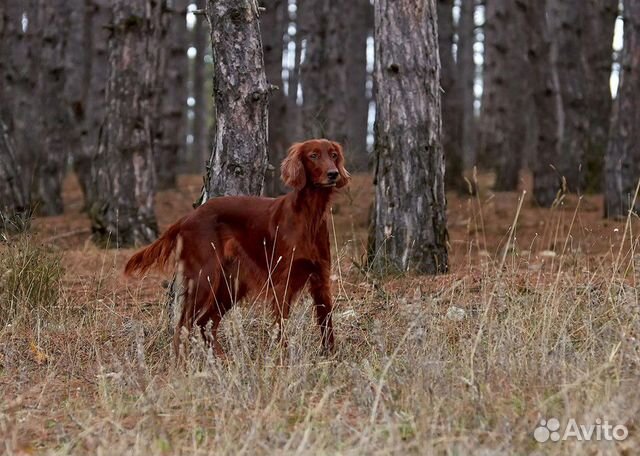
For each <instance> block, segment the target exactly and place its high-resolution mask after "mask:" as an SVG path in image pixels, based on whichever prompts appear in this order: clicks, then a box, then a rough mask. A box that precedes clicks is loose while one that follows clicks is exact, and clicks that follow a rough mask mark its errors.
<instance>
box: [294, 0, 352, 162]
mask: <svg viewBox="0 0 640 456" xmlns="http://www.w3.org/2000/svg"><path fill="white" fill-rule="evenodd" d="M300 14H301V32H302V34H303V39H306V48H305V57H304V61H303V62H302V66H301V79H302V93H303V105H302V123H303V124H302V126H303V134H304V135H305V137H316V138H322V137H324V138H330V139H332V140H334V141H338V142H340V143H342V144H343V145H344V146H345V149H346V151H347V152H346V153H347V156H349V150H350V148H349V145H348V140H349V135H348V132H347V109H348V108H347V102H346V99H347V70H346V62H347V55H346V54H347V50H348V49H347V47H346V46H345V43H346V41H347V36H348V34H349V24H348V23H347V22H346V16H347V14H346V13H345V11H344V5H343V4H342V3H340V2H338V1H336V0H305V1H304V3H303V4H302V9H301V13H300Z"/></svg>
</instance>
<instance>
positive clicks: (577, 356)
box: [0, 175, 640, 455]
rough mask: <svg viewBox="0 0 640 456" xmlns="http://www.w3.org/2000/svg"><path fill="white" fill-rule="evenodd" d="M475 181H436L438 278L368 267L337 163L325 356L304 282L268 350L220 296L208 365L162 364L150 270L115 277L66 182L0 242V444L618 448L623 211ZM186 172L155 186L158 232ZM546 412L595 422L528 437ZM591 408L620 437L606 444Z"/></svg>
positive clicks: (632, 227)
mask: <svg viewBox="0 0 640 456" xmlns="http://www.w3.org/2000/svg"><path fill="white" fill-rule="evenodd" d="M490 182H491V176H484V175H483V176H482V178H481V179H480V182H479V185H480V192H479V195H478V196H459V195H455V194H449V195H448V208H449V209H448V223H449V243H450V272H449V273H448V274H446V275H441V276H437V277H429V276H414V275H411V274H410V273H408V274H405V275H401V276H395V277H386V278H380V277H377V276H375V275H374V274H372V273H371V271H367V270H366V268H364V267H362V266H361V265H362V264H363V262H362V258H363V253H364V246H365V241H366V236H367V224H368V221H367V215H368V210H369V205H370V204H371V201H372V197H373V188H372V185H371V179H370V177H369V176H366V175H358V176H355V178H354V182H353V184H352V186H351V188H350V190H349V192H348V193H345V194H343V195H341V196H340V197H339V198H338V199H337V200H336V202H335V204H334V205H333V220H334V222H335V232H336V239H337V243H336V244H334V248H335V251H334V253H335V252H337V255H334V260H335V261H334V263H335V264H334V275H333V276H332V280H333V284H334V290H333V292H334V296H335V297H336V309H335V313H334V324H335V327H336V337H337V344H338V347H337V352H336V353H335V354H334V355H332V356H330V357H323V356H322V355H321V354H320V353H319V346H318V345H319V331H318V329H317V327H316V326H315V325H314V316H313V312H312V306H311V303H310V302H309V300H308V298H307V297H306V295H305V296H303V297H302V298H301V299H300V300H299V302H298V303H296V305H295V306H294V311H293V315H292V317H291V322H290V323H289V325H288V331H289V333H290V335H289V348H288V356H287V358H286V361H285V362H284V363H281V362H280V351H279V350H280V348H279V345H278V343H277V342H276V334H275V333H276V330H275V328H274V326H273V325H272V322H271V319H270V318H269V315H268V314H267V313H266V311H264V309H261V308H254V309H250V308H248V306H242V305H240V306H237V307H236V308H235V309H234V310H233V311H231V312H230V313H229V314H228V316H227V317H225V320H224V322H223V328H222V333H223V334H222V336H221V339H222V343H223V346H224V347H225V349H226V351H227V353H228V355H229V360H228V361H227V362H222V361H220V360H219V359H216V358H214V357H212V356H211V354H210V353H207V350H206V349H205V348H203V347H202V346H201V345H200V346H198V345H197V344H196V346H195V348H193V349H192V350H191V352H190V357H189V360H188V362H187V363H186V366H179V367H177V366H176V365H175V363H174V360H173V356H172V350H171V345H170V343H171V335H170V333H169V330H168V317H167V313H166V309H165V308H164V305H163V296H164V289H163V288H162V286H161V284H162V282H163V280H166V279H167V277H166V276H162V275H160V274H151V275H149V276H148V277H146V278H145V279H143V280H125V278H124V277H123V275H122V269H123V265H124V263H125V262H126V260H127V258H128V257H129V256H130V255H131V254H132V253H133V251H134V250H132V249H119V250H118V249H112V250H101V249H98V248H97V247H95V246H94V245H93V244H92V243H91V241H90V232H89V223H88V220H87V218H86V216H85V215H84V214H83V213H82V211H81V209H82V195H81V193H80V190H79V187H78V185H77V182H76V181H75V180H74V179H73V177H70V178H69V179H67V181H66V183H65V189H64V198H65V207H66V211H65V214H64V215H63V216H59V217H48V218H37V219H35V221H34V224H33V229H32V234H31V235H30V236H21V237H17V238H13V239H11V240H10V242H8V243H4V244H3V245H0V323H2V325H0V454H19V455H24V454H103V455H125V454H131V455H133V454H140V455H149V454H166V455H169V454H248V455H254V454H273V453H276V454H336V453H339V454H354V455H355V454H391V453H393V454H405V453H408V454H420V455H424V454H450V455H465V454H482V455H497V454H505V455H506V454H629V455H632V454H638V453H637V451H638V448H639V447H640V425H639V424H640V423H638V418H639V417H640V394H638V382H639V378H640V341H639V338H640V307H639V296H638V295H639V293H640V291H639V288H638V285H639V282H640V250H639V248H638V243H639V242H640V237H639V233H640V221H639V220H637V219H633V220H631V219H630V220H627V221H624V220H623V221H620V222H612V221H606V220H603V219H602V198H601V197H600V196H586V197H584V198H581V199H579V198H577V197H575V196H568V197H566V198H565V199H563V200H562V201H560V202H559V203H558V204H557V206H556V207H554V208H552V209H541V208H538V207H536V206H535V204H534V203H533V202H532V200H531V197H530V192H527V193H526V194H524V196H523V194H522V193H493V192H491V191H490V190H489V188H490ZM200 183H201V177H199V176H181V177H180V179H179V185H178V189H177V190H173V191H165V192H161V193H159V195H158V197H157V214H158V220H159V223H160V226H161V228H166V227H167V226H168V225H169V224H170V223H172V222H174V221H175V220H177V219H178V218H179V217H180V216H182V215H183V214H185V213H187V212H189V211H190V210H191V204H192V202H193V201H194V200H195V198H196V196H197V195H198V193H199V189H200ZM524 185H525V187H526V186H529V185H530V180H529V179H525V184H524ZM521 197H523V198H524V200H523V202H522V209H521V210H520V211H519V212H518V206H519V200H520V198H521ZM514 221H515V224H514ZM512 226H515V229H514V230H510V227H512ZM338 266H339V267H338ZM551 418H557V419H558V420H559V422H560V424H561V427H560V430H559V431H558V432H560V434H561V435H560V437H561V439H562V437H564V435H563V431H564V429H565V426H566V425H567V423H569V422H570V420H571V419H574V420H575V422H576V423H577V424H578V426H579V425H584V426H589V425H594V426H596V427H597V428H598V429H600V430H598V429H596V431H595V432H594V434H593V435H592V436H591V439H590V440H589V441H584V440H579V439H578V438H576V437H575V435H574V436H571V435H569V436H568V437H567V439H566V440H564V441H559V442H554V441H551V440H549V441H547V442H546V443H539V442H537V441H536V439H535V438H534V431H535V430H536V428H537V427H538V426H539V425H540V424H541V420H543V419H544V420H549V419H551ZM605 421H607V422H608V423H609V424H610V425H612V426H616V425H620V426H626V429H627V431H628V436H627V437H626V438H625V439H624V440H620V441H618V440H615V439H614V440H605V438H604V437H605V436H606V434H607V432H606V431H605V430H604V429H603V428H602V427H601V426H602V425H604V424H605ZM599 426H600V427H599ZM551 427H553V426H551ZM545 429H546V428H545ZM621 429H622V428H618V432H619V433H618V434H617V435H618V437H620V436H621V434H620V432H622V431H621ZM551 430H553V429H551ZM600 431H602V432H600ZM535 435H537V436H545V431H544V430H540V429H539V430H538V432H536V434H535ZM596 436H599V437H600V438H599V439H596ZM596 440H600V441H596Z"/></svg>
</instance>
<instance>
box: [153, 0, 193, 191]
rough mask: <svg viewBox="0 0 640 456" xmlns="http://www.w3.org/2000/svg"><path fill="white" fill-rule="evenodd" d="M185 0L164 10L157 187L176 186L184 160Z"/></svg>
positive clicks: (156, 161)
mask: <svg viewBox="0 0 640 456" xmlns="http://www.w3.org/2000/svg"><path fill="white" fill-rule="evenodd" d="M188 4H189V1H188V0H171V1H170V2H169V3H168V5H167V11H166V12H165V18H164V20H165V23H166V24H167V25H166V30H167V33H166V35H165V37H164V40H163V45H162V53H161V55H162V61H161V64H160V67H161V71H162V73H163V74H164V75H163V78H162V92H163V93H162V97H160V113H161V118H160V128H159V129H158V132H157V134H158V137H157V138H156V142H157V147H156V154H157V157H156V159H155V160H154V163H155V165H156V175H157V177H158V179H157V182H158V189H160V190H166V189H168V188H175V186H176V177H177V175H178V168H179V166H180V164H181V160H182V162H184V160H185V150H186V144H187V143H186V140H187V133H186V131H187V74H188V70H189V59H188V57H187V47H188V35H187V20H186V15H187V6H188Z"/></svg>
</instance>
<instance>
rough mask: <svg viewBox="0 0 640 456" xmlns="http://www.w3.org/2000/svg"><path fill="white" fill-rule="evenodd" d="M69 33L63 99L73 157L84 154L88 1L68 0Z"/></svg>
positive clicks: (88, 73) (90, 8)
mask: <svg viewBox="0 0 640 456" xmlns="http://www.w3.org/2000/svg"><path fill="white" fill-rule="evenodd" d="M68 9H69V10H70V11H69V32H68V36H67V47H66V52H65V73H66V76H65V91H64V92H65V93H64V95H65V99H66V104H67V106H68V107H69V108H70V120H71V124H72V125H71V127H70V128H69V130H68V132H67V136H68V140H67V143H68V144H69V153H70V154H71V157H72V158H73V159H74V160H75V159H76V157H78V156H81V155H82V154H83V147H84V143H83V134H84V133H85V132H86V130H87V124H86V122H87V109H88V107H89V106H88V102H87V100H88V98H89V88H90V84H91V57H92V56H91V51H92V49H91V43H92V39H91V33H92V30H91V29H90V25H91V15H92V14H93V5H92V3H91V1H90V0H69V1H68Z"/></svg>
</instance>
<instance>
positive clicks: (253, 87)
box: [201, 0, 269, 202]
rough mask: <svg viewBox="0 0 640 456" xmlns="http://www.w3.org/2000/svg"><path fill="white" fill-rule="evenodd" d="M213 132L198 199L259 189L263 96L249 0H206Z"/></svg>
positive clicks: (263, 79) (255, 24) (264, 131)
mask: <svg viewBox="0 0 640 456" xmlns="http://www.w3.org/2000/svg"><path fill="white" fill-rule="evenodd" d="M207 19H208V21H209V25H210V27H211V44H212V49H213V61H214V77H213V93H214V102H215V118H216V135H215V141H214V145H213V151H212V152H211V156H210V158H209V162H208V164H207V175H206V178H205V185H204V188H203V194H202V197H201V202H205V201H207V200H208V199H209V198H212V197H215V196H222V195H241V194H252V195H258V194H260V193H261V191H262V187H263V184H264V174H265V170H266V166H267V99H268V96H269V86H268V85H267V79H266V76H265V72H264V71H265V70H264V62H263V55H262V42H261V40H260V27H259V23H258V5H257V3H256V2H254V1H252V0H241V1H238V0H208V1H207Z"/></svg>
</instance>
